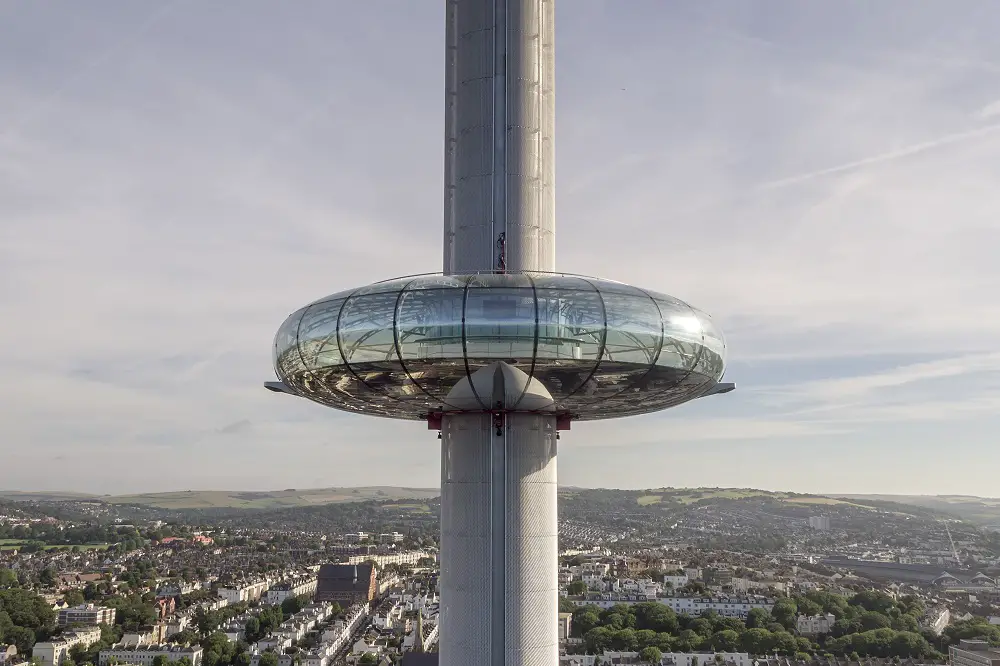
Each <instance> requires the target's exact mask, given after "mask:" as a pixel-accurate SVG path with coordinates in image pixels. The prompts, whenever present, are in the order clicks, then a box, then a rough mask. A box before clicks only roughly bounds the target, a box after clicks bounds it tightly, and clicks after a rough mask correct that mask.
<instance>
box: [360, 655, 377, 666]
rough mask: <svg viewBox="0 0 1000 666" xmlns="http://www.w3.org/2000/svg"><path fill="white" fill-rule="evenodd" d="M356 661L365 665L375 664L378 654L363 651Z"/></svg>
mask: <svg viewBox="0 0 1000 666" xmlns="http://www.w3.org/2000/svg"><path fill="white" fill-rule="evenodd" d="M358 663H359V664H366V665H368V664H377V663H378V655H376V654H375V653H374V652H365V653H364V654H363V655H361V659H359V660H358Z"/></svg>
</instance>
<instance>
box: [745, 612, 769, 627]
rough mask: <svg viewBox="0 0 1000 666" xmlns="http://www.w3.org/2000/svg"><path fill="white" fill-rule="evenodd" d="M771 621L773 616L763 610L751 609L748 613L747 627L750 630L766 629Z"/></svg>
mask: <svg viewBox="0 0 1000 666" xmlns="http://www.w3.org/2000/svg"><path fill="white" fill-rule="evenodd" d="M770 621H771V614H770V613H768V612H767V611H766V610H764V609H763V608H751V609H750V610H749V612H747V620H746V626H747V628H748V629H755V628H764V627H766V626H767V625H768V623H769V622H770Z"/></svg>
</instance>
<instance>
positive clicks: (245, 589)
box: [219, 579, 271, 604]
mask: <svg viewBox="0 0 1000 666" xmlns="http://www.w3.org/2000/svg"><path fill="white" fill-rule="evenodd" d="M270 586H271V583H270V581H268V580H266V579H259V580H253V581H247V582H244V583H240V584H238V585H231V586H227V587H220V588H219V596H220V597H222V598H223V599H225V600H226V601H227V602H229V603H231V604H238V603H240V602H241V601H257V600H258V599H260V598H261V597H262V596H263V595H264V592H266V591H267V588H268V587H270Z"/></svg>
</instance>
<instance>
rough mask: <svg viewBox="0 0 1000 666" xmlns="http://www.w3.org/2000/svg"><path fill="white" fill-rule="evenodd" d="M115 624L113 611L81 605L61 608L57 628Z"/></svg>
mask: <svg viewBox="0 0 1000 666" xmlns="http://www.w3.org/2000/svg"><path fill="white" fill-rule="evenodd" d="M114 623H115V609H114V608H105V607H104V606H95V605H94V604H82V605H80V606H72V607H70V608H63V609H61V610H60V611H59V626H60V627H66V626H69V625H71V624H81V625H83V624H89V625H95V624H107V625H109V626H110V625H113V624H114Z"/></svg>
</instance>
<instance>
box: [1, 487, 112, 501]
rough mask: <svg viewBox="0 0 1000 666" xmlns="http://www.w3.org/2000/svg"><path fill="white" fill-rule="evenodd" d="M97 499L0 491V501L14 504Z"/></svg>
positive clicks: (59, 492)
mask: <svg viewBox="0 0 1000 666" xmlns="http://www.w3.org/2000/svg"><path fill="white" fill-rule="evenodd" d="M99 499H100V496H99V495H91V494H90V493H73V492H61V491H52V492H45V491H39V492H30V491H21V490H0V500H13V501H15V502H86V501H87V500H99Z"/></svg>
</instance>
